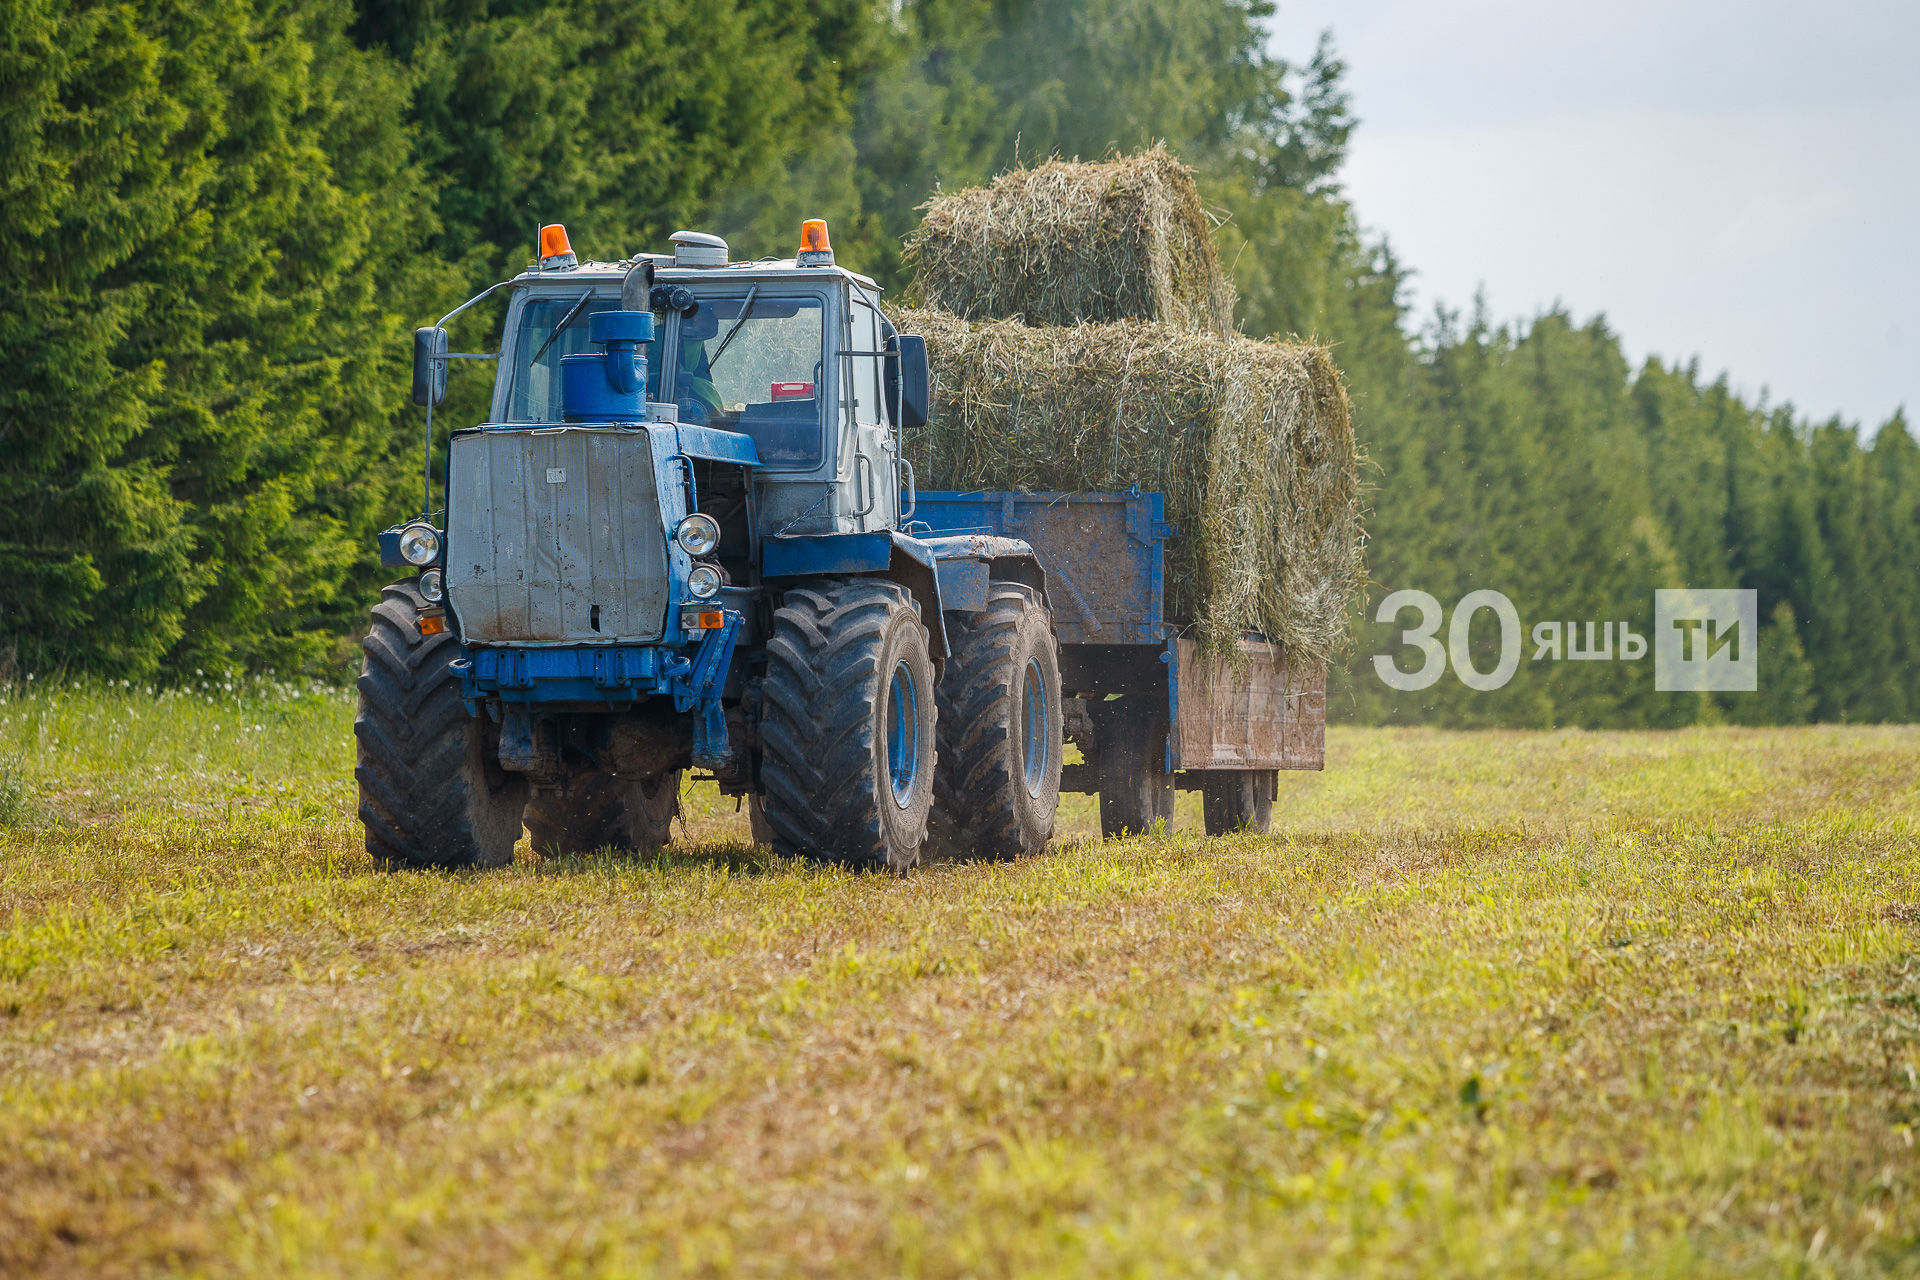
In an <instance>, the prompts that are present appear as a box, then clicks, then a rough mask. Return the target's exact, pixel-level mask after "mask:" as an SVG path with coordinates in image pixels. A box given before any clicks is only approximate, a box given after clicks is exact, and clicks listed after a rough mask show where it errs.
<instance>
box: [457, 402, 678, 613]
mask: <svg viewBox="0 0 1920 1280" xmlns="http://www.w3.org/2000/svg"><path fill="white" fill-rule="evenodd" d="M449 462H450V467H449V480H448V494H447V559H446V565H447V569H446V583H447V598H448V600H449V602H450V603H451V604H452V605H453V608H454V612H455V613H456V614H457V615H458V617H459V619H460V630H461V638H462V639H464V640H466V641H467V642H469V643H474V644H595V643H607V644H611V643H615V642H620V641H647V640H658V639H660V637H661V636H662V635H663V634H665V631H666V618H667V539H666V531H665V528H664V526H663V524H662V522H661V517H660V495H659V490H658V487H657V484H656V481H655V478H654V470H653V446H652V443H651V442H650V441H649V439H648V437H647V433H646V431H645V429H641V428H626V429H623V428H609V427H540V428H527V429H511V430H502V429H499V428H486V429H483V430H480V431H472V432H467V433H464V434H462V435H459V436H456V437H454V440H453V453H452V456H451V458H450V460H449Z"/></svg>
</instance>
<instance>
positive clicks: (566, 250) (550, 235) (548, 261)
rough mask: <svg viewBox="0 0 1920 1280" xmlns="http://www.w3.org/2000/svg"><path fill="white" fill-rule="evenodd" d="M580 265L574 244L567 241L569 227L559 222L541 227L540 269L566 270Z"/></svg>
mask: <svg viewBox="0 0 1920 1280" xmlns="http://www.w3.org/2000/svg"><path fill="white" fill-rule="evenodd" d="M578 265H579V259H577V258H575V257H574V256H573V246H572V245H571V244H568V243H567V229H566V228H565V227H563V226H561V225H560V224H559V223H557V222H555V223H551V224H549V225H547V226H544V227H542V228H540V269H541V270H542V271H552V270H555V269H556V268H557V269H560V270H564V269H566V268H567V267H574V266H578Z"/></svg>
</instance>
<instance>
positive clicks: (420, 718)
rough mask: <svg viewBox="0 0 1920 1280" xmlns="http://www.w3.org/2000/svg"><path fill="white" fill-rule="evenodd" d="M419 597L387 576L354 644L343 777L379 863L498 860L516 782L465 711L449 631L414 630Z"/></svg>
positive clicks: (522, 798)
mask: <svg viewBox="0 0 1920 1280" xmlns="http://www.w3.org/2000/svg"><path fill="white" fill-rule="evenodd" d="M426 603H427V602H426V600H425V598H424V597H422V596H421V595H420V593H419V592H418V591H417V590H415V589H414V586H413V584H412V583H411V582H402V583H395V584H394V585H393V586H390V587H388V588H387V589H386V590H385V591H383V592H382V593H381V596H380V603H379V604H377V605H375V606H374V607H373V621H372V625H371V626H370V628H369V629H368V631H367V638H366V639H365V640H364V641H362V642H361V646H360V647H361V650H362V652H363V653H364V654H365V661H364V663H363V665H362V666H361V669H360V679H359V680H358V682H357V684H358V687H359V690H360V707H359V711H358V712H357V713H356V714H355V716H354V718H353V736H354V738H355V741H356V746H355V753H356V760H355V763H354V770H353V776H354V778H355V780H356V781H358V782H359V784H360V822H361V824H362V825H363V826H364V827H365V828H366V833H367V852H368V853H370V854H372V855H373V856H374V858H375V859H376V860H378V861H379V862H380V863H381V864H382V865H384V866H387V867H498V866H504V865H505V864H506V863H508V862H510V861H512V859H513V846H514V843H515V842H516V841H517V840H519V838H520V814H521V810H522V808H523V807H524V806H525V804H526V798H527V784H526V780H525V779H523V778H521V777H520V776H519V775H517V774H511V773H508V772H506V771H505V770H504V769H502V768H501V767H500V761H499V740H498V735H497V733H496V732H495V731H494V730H493V727H492V725H490V724H489V723H488V722H487V721H486V720H483V719H477V718H475V717H473V716H470V715H468V714H467V707H466V703H465V702H463V701H462V700H461V697H460V677H459V676H458V675H457V674H456V673H455V672H454V670H453V664H454V662H455V661H456V660H458V659H459V657H460V655H461V649H460V643H459V641H458V640H457V639H455V638H454V636H453V633H452V632H450V631H443V632H441V633H440V634H438V635H425V636H423V635H421V634H420V612H421V610H422V609H424V608H425V607H426Z"/></svg>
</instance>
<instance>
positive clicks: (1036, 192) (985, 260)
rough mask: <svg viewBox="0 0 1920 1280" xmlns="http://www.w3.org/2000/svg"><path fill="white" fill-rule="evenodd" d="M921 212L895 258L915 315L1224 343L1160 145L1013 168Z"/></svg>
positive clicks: (1225, 287)
mask: <svg viewBox="0 0 1920 1280" xmlns="http://www.w3.org/2000/svg"><path fill="white" fill-rule="evenodd" d="M922 208H923V209H924V210H925V217H924V219H923V220H922V221H921V223H920V226H919V228H918V229H917V230H915V231H914V232H913V234H912V235H911V236H909V237H908V239H907V251H906V252H907V260H908V262H909V264H910V265H911V267H912V269H913V271H914V272H915V275H914V289H915V290H916V293H915V294H914V297H915V298H916V299H917V301H918V303H919V304H920V305H924V306H929V307H936V308H939V309H940V310H943V311H949V312H952V313H953V314H954V315H957V316H962V317H964V318H967V319H972V320H985V319H1016V318H1017V319H1024V320H1025V321H1026V322H1027V323H1028V324H1031V325H1064V324H1078V323H1081V322H1083V321H1095V322H1101V321H1114V320H1128V319H1138V320H1158V321H1160V322H1162V323H1164V324H1171V325H1177V326H1180V327H1182V328H1186V329H1195V330H1205V331H1207V332H1210V333H1218V334H1223V335H1224V334H1230V333H1232V332H1233V302H1234V297H1233V286H1232V285H1231V284H1229V283H1228V282H1227V278H1226V275H1225V273H1224V272H1222V271H1221V269H1220V257H1219V255H1218V254H1217V253H1216V252H1215V251H1214V247H1213V226H1212V223H1211V222H1209V221H1208V219H1207V214H1206V210H1205V209H1204V208H1202V207H1201V204H1200V192H1199V189H1198V188H1196V187H1195V186H1194V184H1193V171H1192V170H1191V169H1189V168H1187V166H1185V165H1183V164H1181V163H1180V162H1179V161H1178V160H1176V159H1174V158H1173V156H1172V154H1171V153H1169V152H1168V151H1167V149H1166V148H1165V147H1164V146H1156V147H1154V148H1152V149H1151V150H1148V151H1142V152H1139V153H1137V154H1134V155H1130V156H1123V157H1120V158H1118V159H1115V160H1110V161H1106V162H1104V163H1100V164H1083V163H1081V162H1079V161H1066V160H1051V161H1048V162H1047V163H1045V164H1042V165H1040V166H1038V167H1037V168H1032V169H1015V170H1012V171H1011V172H1008V173H1004V174H1002V175H1000V177H998V178H996V179H995V180H994V181H993V182H992V183H991V184H990V185H988V186H985V187H969V188H967V189H966V190H963V191H956V192H952V193H943V194H940V195H936V196H935V197H934V198H933V199H931V200H929V201H928V202H927V203H926V204H925V205H924V206H922Z"/></svg>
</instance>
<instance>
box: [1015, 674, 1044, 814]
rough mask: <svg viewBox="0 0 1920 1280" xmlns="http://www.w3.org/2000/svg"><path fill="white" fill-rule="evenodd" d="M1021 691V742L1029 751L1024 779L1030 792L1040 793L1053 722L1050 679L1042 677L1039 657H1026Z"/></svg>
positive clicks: (1030, 793) (1027, 752)
mask: <svg viewBox="0 0 1920 1280" xmlns="http://www.w3.org/2000/svg"><path fill="white" fill-rule="evenodd" d="M1020 683H1021V685H1022V689H1021V694H1020V744H1021V746H1022V748H1024V750H1025V752H1026V760H1025V761H1024V764H1025V766H1026V767H1025V771H1024V772H1025V775H1026V776H1025V778H1024V781H1025V782H1026V784H1027V794H1028V795H1030V796H1037V795H1039V794H1040V784H1041V782H1042V781H1043V780H1044V779H1045V777H1046V773H1047V756H1048V753H1049V746H1050V741H1051V740H1050V738H1049V737H1048V735H1049V733H1050V732H1051V731H1052V721H1051V716H1050V714H1049V713H1050V712H1051V710H1052V708H1050V707H1048V706H1047V682H1046V681H1045V680H1043V679H1041V678H1040V662H1039V660H1038V659H1036V658H1028V659H1027V669H1026V672H1025V673H1024V675H1023V677H1022V679H1021V681H1020Z"/></svg>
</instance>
